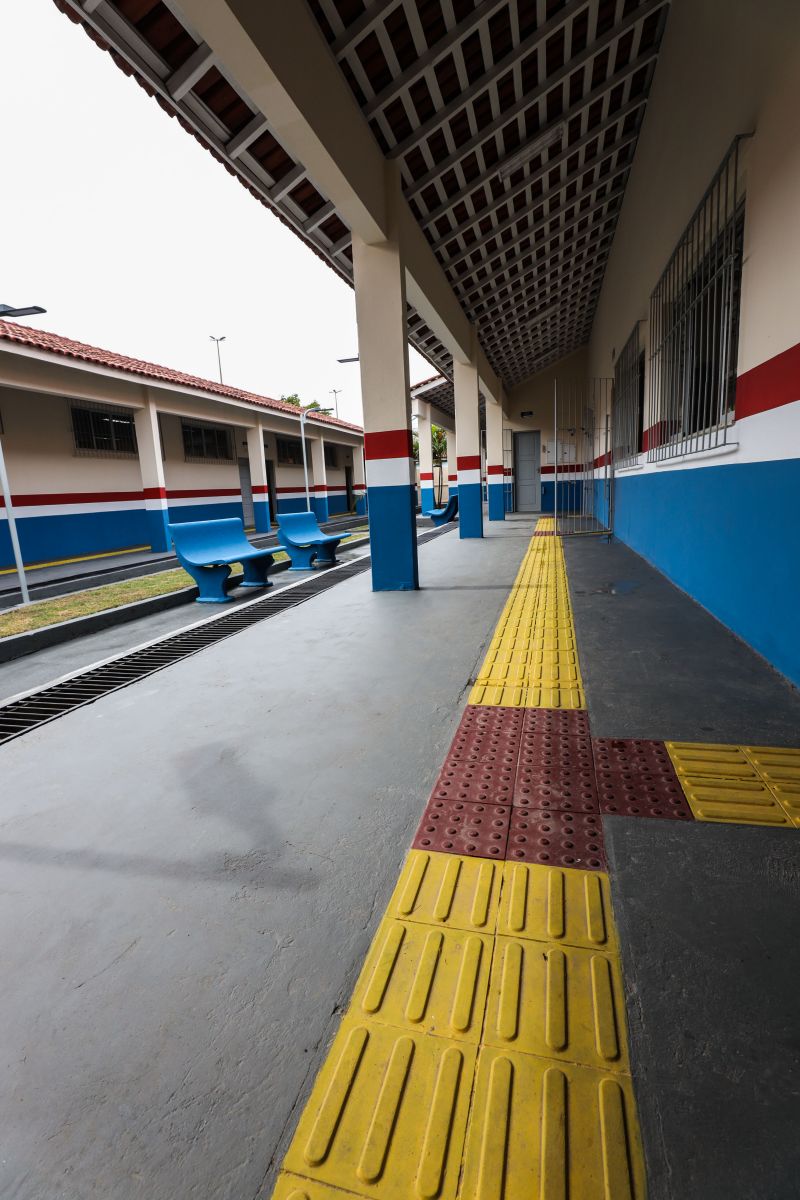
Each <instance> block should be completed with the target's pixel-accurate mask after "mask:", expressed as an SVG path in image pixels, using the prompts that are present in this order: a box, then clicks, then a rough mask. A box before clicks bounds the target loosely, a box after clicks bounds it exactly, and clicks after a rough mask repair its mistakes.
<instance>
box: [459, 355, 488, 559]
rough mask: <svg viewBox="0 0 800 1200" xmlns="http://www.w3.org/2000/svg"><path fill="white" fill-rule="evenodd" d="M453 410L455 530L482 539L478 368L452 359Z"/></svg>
mask: <svg viewBox="0 0 800 1200" xmlns="http://www.w3.org/2000/svg"><path fill="white" fill-rule="evenodd" d="M453 393H454V396H455V410H456V470H457V472H458V530H459V536H460V537H462V538H480V537H483V495H482V491H483V489H482V487H481V427H480V413H479V411H478V367H477V364H476V362H475V361H474V360H473V361H472V362H470V363H462V362H459V361H458V359H457V358H454V359H453Z"/></svg>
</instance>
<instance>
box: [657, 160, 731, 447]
mask: <svg viewBox="0 0 800 1200" xmlns="http://www.w3.org/2000/svg"><path fill="white" fill-rule="evenodd" d="M740 141H741V139H740V138H737V139H736V140H735V141H734V143H733V146H732V147H731V149H730V150H729V152H728V154H727V155H726V156H725V160H724V161H723V163H722V165H721V166H720V168H719V170H718V171H717V173H716V175H715V176H714V179H713V180H712V182H711V186H710V187H709V189H708V191H707V192H706V194H705V196H704V197H703V199H702V200H701V201H700V204H699V205H698V207H697V209H696V210H695V213H694V216H693V217H692V219H691V221H690V222H689V224H688V226H687V227H686V230H685V231H684V234H683V236H682V237H681V240H680V242H679V243H678V245H677V246H676V248H675V250H674V252H673V255H672V258H671V259H670V261H669V263H668V264H667V268H666V270H665V271H664V274H663V275H662V277H661V279H660V280H659V282H658V285H657V287H656V289H655V291H654V292H653V294H652V296H651V297H650V345H651V357H650V379H651V391H650V428H649V430H648V453H647V457H648V459H650V460H658V459H667V458H673V457H675V456H676V455H682V454H696V453H698V452H700V451H701V450H708V449H711V448H712V447H714V446H720V445H724V444H725V442H726V441H727V431H728V426H729V424H730V423H731V421H732V417H733V408H734V397H735V392H736V352H737V346H738V339H739V303H740V294H741V275H742V242H743V234H744V198H743V196H742V194H741V192H740V179H739V170H740V167H741V150H740Z"/></svg>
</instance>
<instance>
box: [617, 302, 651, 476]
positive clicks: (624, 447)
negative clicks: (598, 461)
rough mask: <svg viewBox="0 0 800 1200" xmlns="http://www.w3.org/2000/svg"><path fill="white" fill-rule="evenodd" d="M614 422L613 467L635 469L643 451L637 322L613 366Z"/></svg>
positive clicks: (641, 363)
mask: <svg viewBox="0 0 800 1200" xmlns="http://www.w3.org/2000/svg"><path fill="white" fill-rule="evenodd" d="M612 418H613V420H612V424H613V438H612V446H613V455H614V466H615V468H617V469H619V468H620V467H633V466H635V465H636V463H637V461H638V458H639V452H640V450H641V448H642V433H643V427H644V353H643V351H642V348H641V344H640V341H639V323H638V321H637V323H636V325H635V326H634V330H633V333H632V334H631V336H630V337H629V338H628V340H627V342H626V343H625V345H624V346H623V348H622V350H621V351H620V353H619V355H618V356H617V361H616V363H615V364H614V403H613V407H612Z"/></svg>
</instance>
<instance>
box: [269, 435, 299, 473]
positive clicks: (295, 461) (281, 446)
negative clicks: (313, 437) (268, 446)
mask: <svg viewBox="0 0 800 1200" xmlns="http://www.w3.org/2000/svg"><path fill="white" fill-rule="evenodd" d="M275 451H276V454H277V458H278V462H279V464H280V465H281V466H284V467H302V465H303V446H302V443H301V441H300V439H299V438H282V437H279V438H276V439H275Z"/></svg>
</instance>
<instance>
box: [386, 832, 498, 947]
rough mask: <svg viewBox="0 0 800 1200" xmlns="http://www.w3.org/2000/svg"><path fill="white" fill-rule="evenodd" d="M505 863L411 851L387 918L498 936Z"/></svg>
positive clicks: (388, 909)
mask: <svg viewBox="0 0 800 1200" xmlns="http://www.w3.org/2000/svg"><path fill="white" fill-rule="evenodd" d="M501 877H502V863H496V862H492V861H491V860H489V859H480V858H468V857H466V856H463V855H458V854H436V853H429V852H427V851H423V850H411V851H410V852H409V855H408V858H407V859H406V862H405V866H404V867H403V870H402V872H401V875H400V878H399V880H398V881H397V886H396V887H395V890H394V892H393V894H392V898H391V900H390V901H389V906H388V908H387V910H386V915H387V916H391V917H396V918H399V919H400V920H404V921H420V922H421V923H422V924H425V925H439V926H447V927H448V928H450V929H466V930H471V929H474V930H476V931H477V932H478V933H494V930H495V926H496V924H497V909H498V906H499V903H500V882H501Z"/></svg>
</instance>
